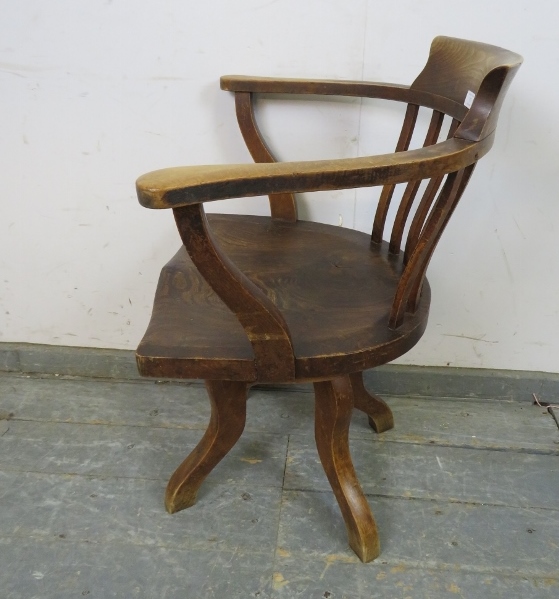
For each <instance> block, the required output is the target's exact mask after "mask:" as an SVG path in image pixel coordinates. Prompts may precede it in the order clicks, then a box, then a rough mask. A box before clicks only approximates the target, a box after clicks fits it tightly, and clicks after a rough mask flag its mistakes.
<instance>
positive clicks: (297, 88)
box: [220, 75, 466, 120]
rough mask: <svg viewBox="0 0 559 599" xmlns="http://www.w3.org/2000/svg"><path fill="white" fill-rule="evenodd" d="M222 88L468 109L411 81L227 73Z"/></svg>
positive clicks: (458, 113)
mask: <svg viewBox="0 0 559 599" xmlns="http://www.w3.org/2000/svg"><path fill="white" fill-rule="evenodd" d="M220 85H221V89H223V90H226V91H230V92H245V93H246V92H248V93H261V94H311V95H321V96H356V97H360V98H376V99H379V100H394V101H397V102H407V103H408V104H418V105H419V106H426V107H428V108H432V109H434V110H440V111H441V112H444V113H445V114H450V115H452V116H453V117H455V118H459V119H460V120H461V119H462V118H463V117H464V115H465V113H466V108H465V107H464V105H463V104H461V103H459V102H455V101H453V100H450V99H448V98H445V97H443V96H438V95H436V94H432V93H429V92H427V91H425V90H418V89H413V88H411V87H410V86H409V85H399V84H397V83H378V82H372V81H344V80H333V79H332V80H330V79H288V78H276V77H251V76H246V75H224V76H223V77H221V79H220Z"/></svg>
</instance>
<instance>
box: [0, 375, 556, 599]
mask: <svg viewBox="0 0 559 599" xmlns="http://www.w3.org/2000/svg"><path fill="white" fill-rule="evenodd" d="M385 399H386V400H387V402H388V403H389V404H390V406H391V407H392V409H393V411H394V415H395V419H396V427H395V429H394V430H392V431H389V432H387V433H384V434H382V435H380V436H377V435H376V434H375V433H374V432H373V431H372V430H371V429H370V428H369V427H368V425H367V422H366V417H365V416H364V415H363V414H361V413H359V412H356V413H355V416H354V421H353V423H352V428H351V434H350V437H351V451H352V455H353V460H354V463H355V468H356V471H357V474H358V476H359V478H360V480H361V483H362V486H363V489H364V491H365V493H366V494H367V498H368V500H369V502H370V505H371V507H372V510H373V513H374V514H375V518H376V520H377V524H378V526H379V529H380V537H381V547H382V553H381V556H380V557H379V558H378V559H377V560H376V561H374V562H372V563H369V564H362V563H361V562H359V560H358V559H357V558H356V556H355V555H354V554H353V553H352V551H351V550H350V549H349V547H348V545H347V540H346V535H345V529H344V526H343V522H342V519H341V516H340V513H339V510H338V507H337V504H336V503H335V501H334V499H333V496H332V493H331V491H330V489H329V486H328V482H327V480H326V478H325V476H324V474H323V472H322V468H321V466H320V462H319V460H318V455H317V453H316V450H315V448H314V442H313V395H312V393H310V388H309V392H304V391H300V390H299V391H289V390H284V389H280V390H278V389H274V390H262V389H256V390H252V391H251V394H250V400H249V405H248V421H247V427H246V430H245V432H244V434H243V436H242V437H241V440H240V441H239V443H238V444H237V446H236V447H235V448H234V449H233V450H232V451H231V453H230V454H229V455H228V456H227V457H226V458H225V459H224V460H223V461H222V462H221V464H219V465H218V466H217V468H216V469H215V470H214V471H213V472H212V474H211V475H210V477H209V478H208V479H207V481H206V483H205V484H204V486H203V487H202V490H201V491H200V493H199V497H198V503H197V504H196V505H195V506H193V507H192V508H190V509H188V510H185V511H183V512H180V513H178V514H175V515H173V516H170V515H168V514H167V513H166V512H165V509H164V507H163V494H164V489H165V485H166V481H167V479H168V478H169V476H170V475H171V473H172V472H173V470H174V469H175V468H176V467H177V466H178V465H179V463H180V462H181V461H182V460H183V458H184V457H186V455H187V454H188V453H189V451H190V450H191V449H192V448H193V447H194V446H195V444H196V443H197V441H198V439H199V438H200V437H201V435H202V433H203V431H204V429H205V426H206V423H207V420H208V416H209V404H208V401H207V397H206V392H205V389H204V388H203V387H202V386H200V385H198V384H175V383H165V384H158V383H156V382H153V381H114V380H111V381H109V380H101V379H83V378H82V379H64V378H62V377H55V376H51V377H26V376H22V375H9V374H6V375H3V376H0V510H1V511H0V514H1V518H0V589H1V590H0V597H2V599H32V598H40V599H66V598H83V597H87V598H88V599H94V598H101V599H105V598H109V597H118V598H124V599H128V598H146V599H147V598H149V599H175V598H177V599H178V598H181V599H197V598H213V597H216V598H220V599H223V598H228V599H236V598H243V599H245V598H248V597H257V598H259V599H268V598H270V599H271V598H274V599H276V598H277V599H280V598H292V597H293V598H296V597H301V598H304V599H314V598H316V599H342V598H347V599H373V598H382V599H391V598H394V599H396V598H397V599H406V598H410V599H427V598H428V599H439V598H443V597H449V598H460V597H462V598H467V599H470V598H480V599H481V598H483V599H494V598H503V599H505V598H506V599H517V598H518V599H520V598H522V599H529V598H538V599H544V598H545V599H552V598H553V599H556V598H557V597H558V596H559V429H558V428H557V424H556V422H555V420H554V418H553V417H552V415H551V414H550V413H548V411H547V410H546V409H545V408H541V407H538V406H534V405H532V404H531V403H530V402H529V401H526V402H519V401H508V400H502V399H501V400H479V399H478V400H475V399H455V398H454V399H445V398H420V397H385Z"/></svg>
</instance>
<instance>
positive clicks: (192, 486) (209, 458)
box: [165, 381, 248, 514]
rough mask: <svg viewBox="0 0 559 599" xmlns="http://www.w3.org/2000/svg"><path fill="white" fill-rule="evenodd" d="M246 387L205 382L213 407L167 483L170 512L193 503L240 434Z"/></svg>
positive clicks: (242, 423) (236, 383) (244, 408)
mask: <svg viewBox="0 0 559 599" xmlns="http://www.w3.org/2000/svg"><path fill="white" fill-rule="evenodd" d="M247 387H248V385H247V384H246V383H239V382H232V381H206V389H207V390H208V395H209V397H210V403H211V406H212V412H211V417H210V423H209V425H208V428H207V430H206V432H205V433H204V436H203V437H202V439H201V440H200V442H199V443H198V445H197V446H196V447H195V448H194V450H193V451H192V453H191V454H190V455H189V456H188V457H187V458H186V460H184V462H183V463H182V464H181V465H180V466H179V467H178V468H177V469H176V470H175V472H174V473H173V475H172V476H171V478H170V480H169V483H168V484H167V490H166V492H165V507H166V508H167V511H168V512H169V513H170V514H173V513H175V512H178V511H180V510H183V509H185V508H188V507H190V506H191V505H194V503H195V502H196V495H197V494H198V490H199V489H200V486H201V485H202V483H203V482H204V480H205V478H206V477H207V476H208V474H209V473H210V472H211V471H212V470H213V469H214V468H215V466H216V465H217V464H218V463H219V462H220V461H221V460H222V459H223V458H224V457H225V456H226V455H227V453H228V452H229V450H230V449H231V448H232V447H233V446H234V445H235V443H236V442H237V440H238V439H239V437H240V436H241V433H242V432H243V429H244V427H245V420H246V400H247Z"/></svg>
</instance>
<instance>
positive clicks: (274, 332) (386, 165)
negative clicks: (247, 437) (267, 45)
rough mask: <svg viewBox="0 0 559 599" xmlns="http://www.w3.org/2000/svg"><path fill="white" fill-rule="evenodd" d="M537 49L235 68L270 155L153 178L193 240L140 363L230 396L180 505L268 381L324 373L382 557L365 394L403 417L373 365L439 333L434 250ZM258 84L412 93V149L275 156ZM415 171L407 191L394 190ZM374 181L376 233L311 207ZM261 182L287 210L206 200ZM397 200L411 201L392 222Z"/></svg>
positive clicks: (365, 534) (317, 91)
mask: <svg viewBox="0 0 559 599" xmlns="http://www.w3.org/2000/svg"><path fill="white" fill-rule="evenodd" d="M521 62H522V59H521V58H520V56H518V55H517V54H514V53H512V52H509V51H507V50H503V49H501V48H497V47H495V46H489V45H486V44H481V43H477V42H470V41H466V40H460V39H453V38H448V37H437V38H436V39H435V40H434V41H433V44H432V46H431V52H430V55H429V59H428V61H427V64H426V66H425V68H424V69H423V70H422V71H421V73H420V74H419V76H418V77H417V79H416V80H415V81H414V82H413V83H412V85H411V86H402V85H393V84H385V83H369V82H358V81H314V80H300V79H273V78H258V77H241V76H226V77H223V78H222V79H221V87H222V89H225V90H229V91H231V92H234V94H235V102H236V108H237V117H238V121H239V125H240V128H241V132H242V134H243V136H244V139H245V141H246V143H247V145H248V148H249V150H250V152H251V154H252V156H253V158H254V160H255V161H256V162H257V164H240V165H226V166H190V167H180V168H169V169H165V170H160V171H155V172H152V173H148V174H146V175H143V176H142V177H140V178H139V179H138V181H137V191H138V198H139V200H140V203H141V204H142V205H143V206H146V207H148V208H172V210H173V213H174V217H175V220H176V224H177V227H178V231H179V234H180V237H181V239H182V242H183V246H182V247H181V248H180V250H179V251H178V252H177V254H176V255H175V256H174V258H172V260H171V261H170V262H169V263H168V264H167V265H166V266H165V267H164V268H163V270H162V272H161V277H160V280H159V284H158V287H157V291H156V294H155V303H154V308H153V314H152V317H151V321H150V324H149V327H148V329H147V331H146V334H145V336H144V338H143V340H142V341H141V343H140V345H139V347H138V350H137V362H138V368H139V370H140V373H141V374H142V375H143V376H148V377H157V378H161V377H170V378H180V379H205V381H206V387H207V390H208V394H209V398H210V402H211V409H212V411H211V418H210V423H209V426H208V429H207V431H206V433H205V434H204V436H203V438H202V439H201V441H200V442H199V444H198V446H197V447H196V448H195V449H194V450H193V451H192V453H191V454H190V455H189V456H188V457H187V458H186V460H185V461H184V462H183V463H182V464H181V465H180V466H179V467H178V469H177V470H176V471H175V473H174V474H173V476H172V477H171V479H170V481H169V484H168V486H167V492H166V497H165V502H166V507H167V510H168V511H169V512H176V511H178V510H182V509H184V508H187V507H189V506H191V505H192V504H193V503H194V502H195V501H196V494H197V492H198V489H199V488H200V485H201V484H202V482H203V481H204V479H205V478H206V476H207V475H208V474H209V473H210V472H211V470H212V469H213V468H214V467H215V466H216V464H217V463H218V462H219V461H220V460H221V459H222V458H223V457H224V456H225V455H226V454H227V452H228V451H229V450H230V449H231V448H232V447H233V445H234V444H235V443H236V441H237V440H238V439H239V437H240V435H241V433H242V431H243V428H244V424H245V414H246V400H247V391H248V389H249V387H250V386H251V385H253V384H255V383H271V382H274V383H276V382H281V383H299V382H302V381H307V382H308V381H310V382H313V383H314V389H315V400H316V411H315V436H316V444H317V448H318V453H319V456H320V460H321V462H322V465H323V467H324V470H325V471H326V474H327V476H328V479H329V481H330V484H331V486H332V490H333V491H334V494H335V496H336V499H337V501H338V504H339V506H340V509H341V513H342V516H343V518H344V521H345V524H346V527H347V532H348V537H349V544H350V546H351V547H352V549H353V550H354V551H355V552H356V553H357V555H358V556H359V557H360V558H361V559H362V560H363V561H369V560H371V559H374V558H375V557H376V556H378V555H379V551H380V547H379V541H378V535H377V527H376V524H375V521H374V518H373V516H372V513H371V510H370V508H369V505H368V503H367V500H366V498H365V496H364V495H363V492H362V490H361V487H360V485H359V481H358V479H357V476H356V474H355V470H354V468H353V464H352V461H351V457H350V453H349V447H348V427H349V422H350V416H351V412H352V409H353V408H354V407H355V408H357V409H358V410H361V411H363V412H365V414H367V415H368V417H369V423H370V425H371V426H372V427H373V429H374V430H375V431H376V432H377V433H381V432H383V431H385V430H387V429H389V428H391V427H392V426H393V425H394V423H393V418H392V413H391V411H390V409H389V408H388V406H387V405H386V404H385V403H384V401H383V400H382V399H380V398H379V397H377V396H376V395H373V394H372V393H370V392H369V391H367V390H366V389H365V387H364V385H363V377H362V373H363V370H365V369H367V368H374V367H375V366H379V365H381V364H385V363H387V362H390V361H391V360H394V359H395V358H397V357H399V356H401V355H402V354H404V353H405V352H407V351H408V350H409V349H411V348H412V347H413V346H414V345H415V344H416V343H417V341H418V340H419V339H420V337H421V336H422V334H423V331H424V330H425V327H426V325H427V316H428V313H429V302H430V297H431V290H430V287H429V284H428V282H427V279H426V278H425V272H426V270H427V266H428V264H429V260H430V259H431V256H432V254H433V251H434V249H435V246H436V245H437V242H438V241H439V239H440V237H441V235H442V233H443V231H444V229H445V227H446V224H447V222H448V220H449V219H450V217H451V215H452V213H453V211H454V208H455V207H456V205H457V203H458V201H459V199H460V197H461V196H462V194H463V192H464V189H465V188H466V185H467V184H468V181H469V179H470V177H471V175H472V172H473V170H474V167H475V165H476V163H477V161H478V160H479V159H480V158H481V157H482V156H484V155H485V154H486V153H487V152H488V151H489V149H490V148H491V145H492V144H493V138H494V133H495V128H496V126H497V119H498V116H499V110H500V108H501V104H502V102H503V98H504V96H505V93H506V91H507V88H508V87H509V84H510V82H511V80H512V79H513V77H514V75H515V73H516V71H517V69H518V68H519V66H520V64H521ZM258 93H264V94H267V93H273V94H314V95H334V96H361V97H365V98H379V99H383V100H390V101H396V102H403V103H404V104H405V105H406V109H405V116H404V120H403V125H402V129H401V133H400V136H399V139H398V140H397V143H396V150H395V152H394V153H392V154H383V155H379V156H367V157H364V158H353V159H339V160H320V161H312V162H275V161H274V158H273V156H272V154H271V152H270V150H269V148H268V147H267V146H266V144H265V142H264V141H263V138H262V136H261V134H260V132H259V130H258V127H257V124H256V121H255V118H254V112H253V98H254V95H255V94H258ZM420 110H422V111H429V113H430V114H431V117H430V124H429V126H428V128H427V133H426V136H425V141H424V143H423V146H422V147H420V148H418V149H414V150H410V149H409V146H410V140H411V137H412V134H413V132H414V127H415V124H416V120H417V116H418V112H419V111H420ZM422 183H423V184H422ZM398 185H402V189H403V191H402V193H401V194H395V193H394V191H395V188H396V186H398ZM373 186H379V187H380V188H381V191H380V197H379V200H378V207H377V210H376V215H375V219H374V223H373V227H372V234H371V235H368V234H365V233H360V232H358V231H354V230H350V229H344V228H341V227H334V226H329V225H323V224H317V223H313V222H305V221H299V220H297V209H296V202H295V197H294V195H293V194H294V193H296V192H310V191H317V190H321V191H323V190H335V189H346V188H356V187H373ZM258 195H269V197H270V206H271V216H270V217H261V216H243V215H217V214H215V215H214V214H212V215H208V216H206V215H205V213H204V202H210V201H213V200H218V199H226V198H238V197H248V196H258ZM393 197H394V198H396V197H399V198H400V199H399V205H398V208H397V212H396V217H395V219H394V224H393V226H392V227H391V228H390V230H388V229H389V226H388V224H387V213H388V209H389V206H390V203H391V199H392V198H393ZM405 231H407V235H404V232H405ZM385 237H386V239H387V241H385V240H384V239H385Z"/></svg>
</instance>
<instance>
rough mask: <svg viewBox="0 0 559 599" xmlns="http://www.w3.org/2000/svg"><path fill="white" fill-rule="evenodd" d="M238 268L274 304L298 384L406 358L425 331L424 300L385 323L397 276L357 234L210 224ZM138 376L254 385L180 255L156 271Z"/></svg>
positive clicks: (235, 219)
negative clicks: (396, 321) (398, 320)
mask: <svg viewBox="0 0 559 599" xmlns="http://www.w3.org/2000/svg"><path fill="white" fill-rule="evenodd" d="M208 220H209V222H210V225H211V228H212V232H213V234H214V236H215V238H216V239H217V240H218V242H219V244H220V245H221V247H222V249H223V250H224V251H225V253H226V254H227V255H228V256H229V257H230V258H231V260H232V261H233V262H234V263H235V264H236V265H237V267H238V268H239V269H240V270H241V271H242V272H243V273H244V274H245V275H246V276H247V277H248V278H250V279H251V280H252V282H253V283H255V284H256V285H257V286H258V287H260V288H261V289H262V290H263V291H264V292H265V293H266V294H267V296H268V297H269V298H270V299H271V300H272V301H273V302H274V303H275V304H276V306H277V307H278V308H279V310H280V311H281V313H282V314H283V316H284V318H285V321H286V322H287V325H288V327H289V330H290V332H291V337H292V342H293V348H294V354H295V372H296V378H297V380H303V379H316V378H320V377H326V376H330V377H331V376H332V374H333V373H339V374H343V373H348V372H355V371H359V370H363V369H364V368H372V367H374V366H378V365H379V364H384V363H386V362H388V361H390V360H393V359H395V358H396V357H398V356H400V355H402V354H403V353H405V352H406V351H408V350H409V349H410V348H411V347H412V346H413V345H415V343H416V342H417V341H418V340H419V338H420V337H421V335H422V333H423V331H424V329H425V326H426V324H427V316H428V311H429V301H430V291H429V285H428V283H427V282H426V283H425V285H424V289H423V294H422V298H421V302H420V306H419V308H418V310H417V311H416V313H415V314H413V315H411V314H409V315H407V317H406V320H405V322H404V324H403V325H402V326H401V327H399V328H398V329H397V330H391V329H389V328H388V326H387V323H388V316H389V312H390V308H391V306H392V301H393V299H394V292H395V289H396V286H397V284H398V280H399V276H400V274H401V270H402V261H401V258H400V257H398V256H392V255H389V254H388V246H387V244H384V243H383V244H382V245H374V244H371V243H370V236H369V235H367V234H365V233H361V232H358V231H354V230H350V229H344V228H341V227H334V226H331V225H323V224H319V223H313V222H306V221H298V222H295V223H286V222H278V221H272V220H271V219H270V218H268V217H261V216H243V215H208ZM137 361H138V366H139V369H140V373H141V374H142V375H144V376H156V377H174V378H176V377H180V378H204V379H225V380H243V381H254V380H257V374H256V370H255V366H254V354H253V351H252V347H251V344H250V342H249V340H248V338H247V336H246V334H245V332H244V330H243V328H242V326H241V325H240V323H239V321H238V320H237V318H236V317H235V315H234V314H233V313H232V312H231V311H230V310H229V309H228V308H227V306H225V304H224V303H223V302H222V301H221V300H220V299H219V298H218V297H217V295H216V294H215V293H214V292H213V290H212V289H211V288H210V287H209V285H208V284H207V283H206V281H205V280H204V279H203V277H202V276H201V275H200V274H199V272H198V270H197V269H196V267H195V266H194V265H193V263H192V262H191V260H190V258H189V256H188V254H187V253H186V251H185V249H184V247H182V248H181V249H180V250H179V251H178V252H177V254H176V255H175V256H174V257H173V259H172V260H171V261H170V262H169V263H168V264H167V265H166V266H165V267H164V268H163V270H162V271H161V276H160V279H159V284H158V287H157V291H156V295H155V302H154V308H153V314H152V317H151V321H150V324H149V327H148V329H147V331H146V334H145V336H144V338H143V340H142V342H141V343H140V345H139V347H138V350H137Z"/></svg>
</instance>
